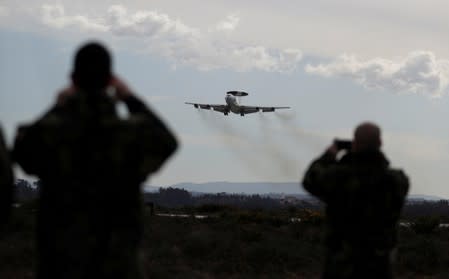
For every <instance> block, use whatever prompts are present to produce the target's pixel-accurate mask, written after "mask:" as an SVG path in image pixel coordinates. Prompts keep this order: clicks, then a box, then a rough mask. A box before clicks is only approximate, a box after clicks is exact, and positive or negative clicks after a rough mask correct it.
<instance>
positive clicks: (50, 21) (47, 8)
mask: <svg viewBox="0 0 449 279" xmlns="http://www.w3.org/2000/svg"><path fill="white" fill-rule="evenodd" d="M42 21H43V23H44V24H46V25H48V26H51V27H53V28H58V29H62V28H66V27H72V26H75V27H79V28H81V29H84V30H92V31H106V27H105V26H104V25H102V24H101V23H100V22H98V21H96V20H92V19H89V18H88V17H86V16H83V15H75V16H68V15H66V13H65V9H64V7H63V6H62V5H43V6H42Z"/></svg>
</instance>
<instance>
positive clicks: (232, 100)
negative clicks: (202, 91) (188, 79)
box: [186, 91, 290, 116]
mask: <svg viewBox="0 0 449 279" xmlns="http://www.w3.org/2000/svg"><path fill="white" fill-rule="evenodd" d="M244 96H248V93H246V92H243V91H228V92H227V93H226V97H225V101H226V105H211V104H197V103H187V102H186V104H188V105H193V106H194V107H195V108H200V109H209V110H214V111H218V112H222V113H223V114H224V115H228V114H229V112H233V113H235V114H240V115H241V116H244V115H245V114H248V113H254V112H272V111H275V110H277V109H289V108H290V107H260V106H242V105H240V104H239V100H238V99H237V98H238V97H244Z"/></svg>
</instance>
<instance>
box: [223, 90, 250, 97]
mask: <svg viewBox="0 0 449 279" xmlns="http://www.w3.org/2000/svg"><path fill="white" fill-rule="evenodd" d="M226 94H230V95H233V96H236V97H243V96H248V93H246V92H243V91H228V92H226Z"/></svg>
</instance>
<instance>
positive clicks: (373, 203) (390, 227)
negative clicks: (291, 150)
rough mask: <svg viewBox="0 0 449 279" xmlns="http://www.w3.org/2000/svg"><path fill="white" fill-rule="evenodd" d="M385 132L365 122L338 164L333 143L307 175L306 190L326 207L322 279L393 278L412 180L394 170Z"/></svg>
mask: <svg viewBox="0 0 449 279" xmlns="http://www.w3.org/2000/svg"><path fill="white" fill-rule="evenodd" d="M380 147H381V137H380V129H379V127H377V126H376V125H374V124H372V123H363V124H361V125H360V126H358V127H357V128H356V130H355V133H354V140H353V142H352V146H351V147H349V150H347V152H346V154H345V155H344V156H343V157H342V158H341V159H340V160H337V157H336V156H337V153H338V152H339V151H340V149H339V146H338V145H337V144H336V142H334V144H332V145H331V146H330V147H329V148H328V149H327V150H326V152H325V153H324V154H323V155H322V156H321V157H319V158H318V159H317V160H315V161H314V162H313V163H312V164H311V166H310V167H309V169H308V170H307V172H306V174H305V176H304V181H303V186H304V188H305V189H306V190H307V191H309V192H310V193H311V194H312V195H314V196H316V197H318V198H319V199H320V200H322V201H323V202H324V203H325V204H326V218H327V219H326V224H327V235H326V248H327V255H326V262H325V270H324V274H323V278H326V279H327V278H335V279H337V278H345V279H346V278H351V279H352V278H354V279H355V278H372V279H374V278H376V279H383V278H392V276H393V275H392V268H391V262H390V261H391V252H392V250H393V248H394V246H395V244H396V241H397V226H398V221H399V217H400V213H401V209H402V206H403V204H404V200H405V197H406V195H407V192H408V188H409V184H408V178H407V177H406V175H405V174H404V173H403V172H402V171H401V170H394V169H391V168H389V162H388V160H387V159H386V158H385V156H384V154H383V153H382V152H381V151H380Z"/></svg>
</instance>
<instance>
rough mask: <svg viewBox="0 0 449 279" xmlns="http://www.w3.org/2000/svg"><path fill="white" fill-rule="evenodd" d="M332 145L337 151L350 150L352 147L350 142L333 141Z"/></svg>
mask: <svg viewBox="0 0 449 279" xmlns="http://www.w3.org/2000/svg"><path fill="white" fill-rule="evenodd" d="M334 144H335V145H336V146H337V149H338V150H350V149H351V147H352V141H350V140H342V139H335V140H334Z"/></svg>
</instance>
